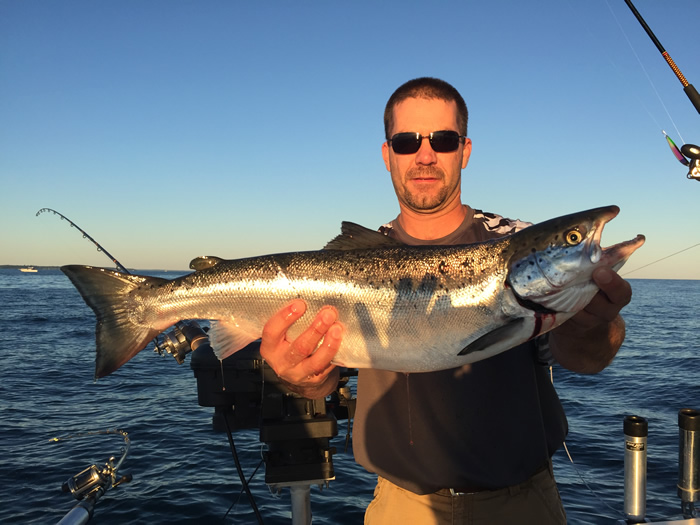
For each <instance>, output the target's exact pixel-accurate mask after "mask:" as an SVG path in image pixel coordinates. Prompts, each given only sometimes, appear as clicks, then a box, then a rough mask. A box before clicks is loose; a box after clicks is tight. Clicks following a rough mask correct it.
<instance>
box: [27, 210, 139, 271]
mask: <svg viewBox="0 0 700 525" xmlns="http://www.w3.org/2000/svg"><path fill="white" fill-rule="evenodd" d="M45 211H50V212H51V213H53V214H54V215H58V216H59V217H61V219H62V220H65V221H68V223H69V224H70V225H71V226H72V227H73V228H76V229H77V230H78V231H79V232H80V233H82V234H83V239H88V240H89V241H90V242H92V244H94V245H95V246H97V251H98V252H102V253H104V254H105V255H106V256H107V257H109V258H110V259H111V260H112V262H113V263H114V264H115V265H116V266H117V268H118V269H119V270H120V271H122V272H124V273H131V272H129V270H127V269H126V268H125V267H124V265H123V264H122V263H120V262H119V261H117V259H116V258H115V257H114V256H112V254H111V253H109V252H108V251H107V250H105V249H104V248H103V247H102V246H101V245H100V243H99V242H97V241H96V240H95V239H93V238H92V237H90V234H88V233H87V232H86V231H85V230H83V229H82V228H81V227H80V226H78V225H77V224H75V223H74V222H73V221H72V220H70V219H69V218H68V217H66V216H65V215H63V214H62V213H58V212H57V211H56V210H52V209H51V208H41V209H40V210H39V211H38V212H36V216H37V217H38V216H39V215H40V214H42V213H43V212H45Z"/></svg>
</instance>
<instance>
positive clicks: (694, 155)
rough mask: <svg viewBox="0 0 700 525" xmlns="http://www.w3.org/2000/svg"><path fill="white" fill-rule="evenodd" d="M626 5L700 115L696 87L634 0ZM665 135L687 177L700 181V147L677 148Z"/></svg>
mask: <svg viewBox="0 0 700 525" xmlns="http://www.w3.org/2000/svg"><path fill="white" fill-rule="evenodd" d="M625 3H626V4H627V7H629V8H630V11H632V14H633V15H634V16H635V18H636V19H637V21H638V22H639V24H640V25H641V26H642V28H643V29H644V31H646V34H647V35H648V36H649V38H650V39H651V41H652V42H653V43H654V45H655V46H656V49H658V50H659V53H661V56H662V57H663V58H664V60H665V61H666V63H667V64H668V65H669V67H670V68H671V69H672V70H673V72H674V73H675V75H676V78H678V80H679V81H680V83H681V84H682V85H683V91H684V92H685V94H686V96H687V97H688V99H689V100H690V102H691V103H692V104H693V106H694V107H695V109H696V111H697V112H698V113H700V94H699V93H698V91H697V89H695V87H694V86H693V85H692V84H691V83H690V82H688V80H687V79H686V78H685V75H683V73H682V72H681V70H680V68H679V67H678V66H677V65H676V63H675V62H674V60H673V59H672V58H671V55H670V54H669V53H668V51H666V49H665V48H664V46H662V45H661V42H660V41H659V39H658V38H656V35H655V34H654V32H653V31H652V30H651V28H650V27H649V25H648V24H647V23H646V21H645V20H644V18H643V17H642V15H641V14H640V13H639V11H637V8H636V7H634V4H633V3H632V0H625ZM664 135H665V136H666V141H667V142H668V145H669V147H670V148H671V151H672V152H673V154H674V155H675V157H676V158H677V159H678V161H679V162H680V163H681V164H683V165H684V166H688V174H687V177H688V178H689V179H695V180H697V181H700V147H698V146H696V145H695V144H684V145H683V146H682V147H681V148H680V149H679V148H678V146H676V144H675V143H674V142H673V140H671V137H669V136H668V135H666V132H665V131H664Z"/></svg>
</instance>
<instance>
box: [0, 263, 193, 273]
mask: <svg viewBox="0 0 700 525" xmlns="http://www.w3.org/2000/svg"><path fill="white" fill-rule="evenodd" d="M21 268H34V269H35V270H38V271H39V272H41V271H46V270H60V269H61V267H60V266H39V265H36V264H0V270H19V269H21ZM108 268H114V269H115V270H116V268H115V267H114V266H111V267H108ZM127 270H129V271H130V272H158V273H164V272H177V273H189V272H191V271H192V270H163V269H147V270H141V269H137V268H127Z"/></svg>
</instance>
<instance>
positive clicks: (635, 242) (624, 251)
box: [600, 233, 646, 271]
mask: <svg viewBox="0 0 700 525" xmlns="http://www.w3.org/2000/svg"><path fill="white" fill-rule="evenodd" d="M645 240H646V237H644V235H642V234H641V233H640V234H639V235H637V236H636V237H635V238H634V239H630V240H629V241H624V242H621V243H618V244H615V245H613V246H609V247H607V248H605V249H603V253H602V256H601V258H600V264H603V265H605V266H610V267H612V269H613V270H615V271H618V270H619V269H620V268H621V267H622V265H623V264H625V262H626V261H627V259H629V256H630V255H632V254H633V253H634V252H635V251H636V250H637V248H639V247H640V246H642V244H644V241H645Z"/></svg>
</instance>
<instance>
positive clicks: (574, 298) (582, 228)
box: [508, 206, 644, 313]
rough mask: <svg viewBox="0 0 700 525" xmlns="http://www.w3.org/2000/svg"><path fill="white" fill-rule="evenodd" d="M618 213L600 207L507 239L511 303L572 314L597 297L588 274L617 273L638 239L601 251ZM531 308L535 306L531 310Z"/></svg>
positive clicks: (611, 207) (553, 221)
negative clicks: (605, 269) (607, 228)
mask: <svg viewBox="0 0 700 525" xmlns="http://www.w3.org/2000/svg"><path fill="white" fill-rule="evenodd" d="M619 212H620V208H618V207H617V206H606V207H602V208H595V209H592V210H587V211H582V212H579V213H573V214H571V215H565V216H563V217H557V218H555V219H551V220H548V221H545V222H542V223H539V224H536V225H534V226H530V227H529V228H526V229H524V230H521V231H519V232H518V233H516V234H514V235H513V236H512V245H511V246H510V253H511V256H510V258H509V262H508V264H509V268H508V284H509V286H510V287H511V289H512V291H513V293H514V294H515V296H516V298H517V299H518V300H519V301H520V302H521V303H523V302H527V303H530V305H531V306H539V307H540V308H544V309H546V310H549V311H553V312H574V313H575V312H578V311H579V310H582V309H583V308H584V307H585V306H586V305H587V304H588V303H589V302H590V300H591V299H592V298H593V296H594V295H595V294H596V293H597V292H598V287H597V286H596V284H595V282H594V281H593V278H592V275H593V272H594V271H595V270H596V269H597V268H599V267H601V266H609V267H611V268H612V269H613V270H615V271H618V270H619V269H620V268H621V267H622V265H623V264H624V263H625V261H627V259H628V258H629V256H630V255H632V253H633V252H634V251H635V250H636V249H637V248H639V247H640V246H641V245H642V244H644V236H643V235H637V237H635V238H634V239H632V240H629V241H625V242H621V243H619V244H615V245H613V246H609V247H607V248H602V247H601V245H600V239H601V236H602V233H603V227H604V226H605V224H606V223H607V222H609V221H610V220H612V219H613V218H614V217H615V216H616V215H617V214H618V213H619ZM531 303H535V305H532V304H531Z"/></svg>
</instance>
